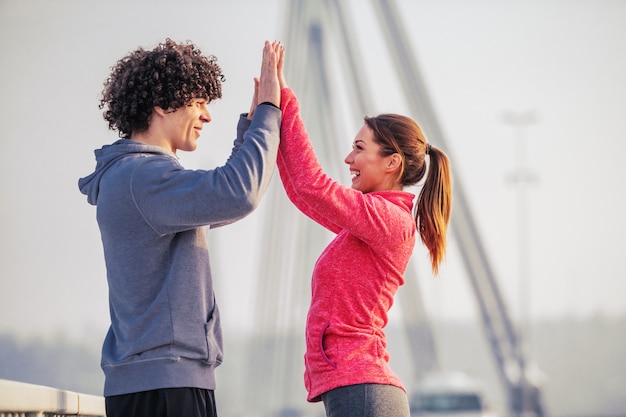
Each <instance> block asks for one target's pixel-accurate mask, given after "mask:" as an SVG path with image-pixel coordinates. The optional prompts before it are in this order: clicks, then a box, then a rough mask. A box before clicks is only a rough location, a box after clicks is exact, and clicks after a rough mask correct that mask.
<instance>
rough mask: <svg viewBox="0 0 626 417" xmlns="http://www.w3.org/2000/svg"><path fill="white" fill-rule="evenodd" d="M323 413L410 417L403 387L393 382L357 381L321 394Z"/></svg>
mask: <svg viewBox="0 0 626 417" xmlns="http://www.w3.org/2000/svg"><path fill="white" fill-rule="evenodd" d="M322 401H324V408H325V409H326V417H409V415H410V412H409V401H408V400H407V397H406V394H405V393H404V391H403V390H402V389H400V388H398V387H395V386H393V385H381V384H358V385H349V386H346V387H339V388H335V389H333V390H330V391H328V392H326V393H324V394H322Z"/></svg>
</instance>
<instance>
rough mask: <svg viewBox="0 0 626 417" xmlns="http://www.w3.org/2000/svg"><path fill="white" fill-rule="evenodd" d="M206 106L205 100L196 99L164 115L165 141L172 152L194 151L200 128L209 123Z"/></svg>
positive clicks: (206, 101)
mask: <svg viewBox="0 0 626 417" xmlns="http://www.w3.org/2000/svg"><path fill="white" fill-rule="evenodd" d="M208 104H209V101H208V100H207V99H206V98H196V99H193V100H192V101H191V103H189V104H188V105H187V106H185V107H181V108H179V109H176V111H174V112H171V113H166V115H165V118H166V120H165V121H166V123H165V129H166V139H167V141H168V142H169V144H170V146H171V150H172V152H174V153H176V151H177V150H179V149H180V150H181V151H187V152H191V151H194V150H196V147H197V141H198V138H199V137H200V131H201V130H202V127H203V126H204V124H205V123H209V122H210V121H211V114H210V113H209V110H208V109H207V106H208Z"/></svg>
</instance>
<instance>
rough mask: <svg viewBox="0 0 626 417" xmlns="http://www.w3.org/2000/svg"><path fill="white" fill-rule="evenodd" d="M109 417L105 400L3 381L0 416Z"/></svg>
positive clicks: (93, 396) (0, 382)
mask: <svg viewBox="0 0 626 417" xmlns="http://www.w3.org/2000/svg"><path fill="white" fill-rule="evenodd" d="M57 416H83V417H106V412H105V408H104V397H99V396H96V395H89V394H80V393H77V392H72V391H65V390H60V389H57V388H51V387H46V386H42V385H34V384H27V383H24V382H16V381H9V380H6V379H0V417H57Z"/></svg>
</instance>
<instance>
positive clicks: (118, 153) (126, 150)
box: [78, 139, 178, 205]
mask: <svg viewBox="0 0 626 417" xmlns="http://www.w3.org/2000/svg"><path fill="white" fill-rule="evenodd" d="M94 154H95V156H96V169H95V170H94V172H92V173H91V174H89V175H88V176H86V177H83V178H80V179H79V180H78V188H79V189H80V192H81V193H83V194H85V195H86V196H87V201H88V202H89V204H92V205H96V203H97V202H98V194H99V191H100V180H101V179H102V176H103V175H104V173H105V172H106V171H107V170H108V169H109V168H110V167H111V166H113V165H114V164H115V163H116V162H117V161H119V160H120V159H122V158H124V157H126V156H128V155H131V154H161V155H169V156H172V157H174V158H176V159H178V158H177V157H176V155H175V154H173V153H172V152H170V151H168V150H167V149H165V148H162V147H160V146H153V145H146V144H144V143H141V142H137V141H134V140H131V139H120V140H118V141H117V142H115V143H112V144H111V145H105V146H103V147H102V148H100V149H96V150H95V151H94Z"/></svg>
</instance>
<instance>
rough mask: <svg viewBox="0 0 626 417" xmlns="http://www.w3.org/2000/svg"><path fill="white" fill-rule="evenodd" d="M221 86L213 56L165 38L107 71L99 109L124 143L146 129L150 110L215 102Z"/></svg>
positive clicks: (120, 61)
mask: <svg viewBox="0 0 626 417" xmlns="http://www.w3.org/2000/svg"><path fill="white" fill-rule="evenodd" d="M224 81H225V79H224V76H223V75H222V69H221V68H220V67H219V65H217V58H216V57H215V56H213V55H209V56H204V55H202V52H201V51H200V49H198V48H197V47H196V46H195V45H193V44H192V43H191V42H189V41H188V42H187V43H176V42H174V41H173V40H171V39H169V38H168V39H166V40H165V42H164V43H160V44H159V45H157V46H156V47H155V48H154V49H152V50H150V51H146V50H144V49H143V48H139V49H137V50H136V51H134V52H131V53H130V54H128V55H127V56H126V57H124V58H122V59H120V60H119V61H118V62H117V64H116V65H115V66H114V67H112V68H111V74H110V75H109V77H108V78H107V79H106V81H105V82H104V90H103V91H102V97H101V100H100V105H99V108H100V109H105V111H104V112H103V116H104V120H106V121H107V122H108V123H109V129H111V130H116V131H118V133H119V136H120V137H121V138H125V139H128V138H130V136H131V134H132V133H137V132H144V131H146V130H147V129H148V127H149V126H150V117H151V115H152V111H153V109H154V107H161V108H162V109H165V110H166V111H168V112H173V111H175V110H176V109H179V108H181V107H184V106H187V105H189V104H190V103H191V101H192V100H193V99H196V98H205V99H207V100H209V102H210V101H212V100H215V99H219V98H221V97H222V82H224Z"/></svg>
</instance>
